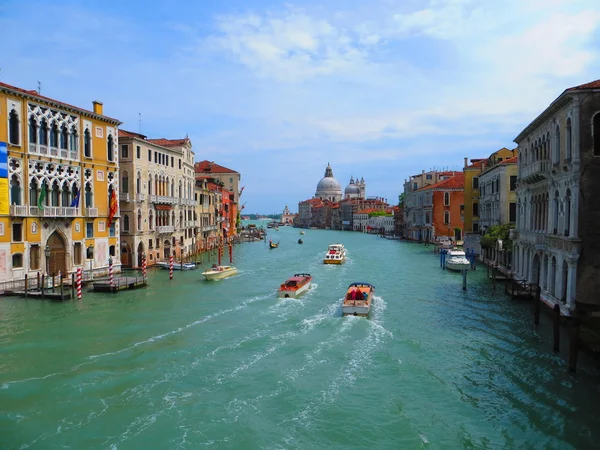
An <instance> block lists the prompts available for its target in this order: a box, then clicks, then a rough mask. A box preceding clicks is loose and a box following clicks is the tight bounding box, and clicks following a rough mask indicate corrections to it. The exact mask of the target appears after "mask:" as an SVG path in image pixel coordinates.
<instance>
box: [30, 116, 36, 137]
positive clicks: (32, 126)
mask: <svg viewBox="0 0 600 450" xmlns="http://www.w3.org/2000/svg"><path fill="white" fill-rule="evenodd" d="M37 134H38V131H37V122H36V121H35V117H33V116H31V117H30V118H29V142H31V143H32V144H35V143H36V142H37Z"/></svg>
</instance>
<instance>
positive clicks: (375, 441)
mask: <svg viewBox="0 0 600 450" xmlns="http://www.w3.org/2000/svg"><path fill="white" fill-rule="evenodd" d="M269 237H270V238H272V239H273V240H274V241H279V242H280V247H279V248H278V249H273V250H270V249H269V248H268V246H267V244H266V243H265V242H256V243H246V244H242V245H239V246H236V247H235V253H234V258H235V261H234V263H235V265H236V266H237V267H238V269H239V274H238V275H237V276H235V277H233V278H229V279H226V280H222V281H219V282H205V281H203V280H202V279H201V273H200V270H196V271H190V272H176V273H175V279H174V280H173V281H169V279H168V271H160V270H157V271H151V272H150V274H149V282H150V286H149V287H148V288H146V289H141V290H137V291H130V292H122V293H120V294H117V295H107V294H93V293H87V292H86V293H85V295H84V298H83V300H82V301H80V302H77V301H72V302H65V303H62V304H61V303H51V302H45V301H40V300H25V299H16V298H2V299H0V430H1V431H0V448H2V449H24V448H31V449H50V448H51V449H54V448H78V449H83V448H99V449H150V448H153V449H159V448H168V449H184V448H194V449H196V448H232V449H296V448H298V449H324V448H327V449H342V448H343V449H360V448H369V449H419V448H430V449H462V448H487V449H499V448H502V449H504V448H508V449H523V448H528V449H540V448H545V449H559V448H560V449H571V448H573V449H575V448H576V449H587V448H595V447H596V445H597V443H598V442H599V438H600V413H598V407H597V405H598V404H599V401H600V394H599V389H598V386H599V385H598V379H599V376H600V374H599V373H598V371H597V370H596V369H595V368H594V366H593V364H592V363H591V362H589V361H586V360H585V358H583V360H580V365H579V367H578V373H577V374H576V375H572V374H569V373H568V371H567V368H566V362H565V359H566V354H565V352H563V353H560V354H558V355H557V354H553V353H552V348H551V347H552V344H551V326H549V325H548V323H549V320H548V318H547V317H545V316H544V317H542V324H541V326H540V327H539V328H537V329H534V327H533V326H532V313H531V303H528V302H522V301H514V300H510V298H509V297H507V296H505V295H504V294H503V289H502V285H499V286H498V288H497V291H493V290H492V288H491V283H490V282H489V281H488V280H486V279H485V270H482V268H481V267H480V268H479V270H477V271H474V272H470V273H469V280H468V289H467V291H466V292H463V291H462V289H461V277H460V274H456V273H451V272H446V271H442V270H441V269H440V268H439V259H438V257H436V256H434V254H433V252H432V249H431V247H424V246H422V245H419V244H415V243H408V242H399V241H390V240H386V239H382V238H378V237H376V236H372V235H365V234H360V233H353V232H337V231H321V230H306V235H304V236H302V238H303V240H304V244H303V245H299V244H297V240H298V238H300V234H299V230H298V229H294V228H290V227H285V228H283V227H282V228H281V229H280V231H274V230H269ZM336 242H341V243H344V244H345V245H346V247H347V249H348V251H349V260H348V261H347V263H346V264H345V265H342V266H326V265H323V264H322V256H323V254H324V253H325V250H326V248H327V245H328V244H332V243H336ZM226 256H227V255H226ZM205 265H206V264H205ZM294 272H309V273H311V274H312V275H313V277H314V286H313V289H311V290H310V292H309V293H308V294H307V295H306V296H305V297H303V298H301V299H299V300H292V299H277V297H276V289H277V287H278V286H279V284H280V283H281V282H283V281H284V280H285V279H286V278H287V277H289V276H291V275H293V274H294ZM353 281H368V282H371V283H373V284H374V285H375V286H376V297H375V301H374V305H373V310H372V312H371V317H370V318H368V319H364V318H357V317H344V318H342V317H341V310H340V303H341V300H342V298H343V295H344V292H345V289H346V288H347V286H348V284H349V283H351V282H353ZM562 348H563V349H565V348H566V345H563V346H562ZM596 448H597V447H596Z"/></svg>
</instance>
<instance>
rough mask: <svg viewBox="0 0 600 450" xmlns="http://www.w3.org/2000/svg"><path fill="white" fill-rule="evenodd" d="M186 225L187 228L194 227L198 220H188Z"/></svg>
mask: <svg viewBox="0 0 600 450" xmlns="http://www.w3.org/2000/svg"><path fill="white" fill-rule="evenodd" d="M184 226H185V228H194V227H195V226H196V222H194V221H193V220H186V221H185V222H184Z"/></svg>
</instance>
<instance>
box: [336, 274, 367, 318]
mask: <svg viewBox="0 0 600 450" xmlns="http://www.w3.org/2000/svg"><path fill="white" fill-rule="evenodd" d="M374 292H375V286H373V285H372V284H370V283H363V282H358V283H352V284H351V285H350V286H348V291H347V292H346V295H345V297H344V301H343V302H342V316H363V317H367V316H368V315H369V312H370V311H371V303H372V301H373V293H374Z"/></svg>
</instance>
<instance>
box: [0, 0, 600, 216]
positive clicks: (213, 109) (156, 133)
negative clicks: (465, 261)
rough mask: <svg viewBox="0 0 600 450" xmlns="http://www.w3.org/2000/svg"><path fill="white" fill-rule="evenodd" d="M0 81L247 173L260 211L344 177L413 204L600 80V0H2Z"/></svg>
mask: <svg viewBox="0 0 600 450" xmlns="http://www.w3.org/2000/svg"><path fill="white" fill-rule="evenodd" d="M0 27H1V28H2V30H3V32H4V36H5V38H4V43H5V45H3V49H2V52H0V81H2V82H5V83H8V84H12V85H15V86H18V87H21V88H25V89H36V88H37V87H38V81H39V82H40V83H41V92H42V94H43V95H46V96H48V97H52V98H55V99H57V100H61V101H64V102H66V103H70V104H75V105H77V106H80V107H85V108H90V109H91V107H92V101H93V100H99V101H102V102H103V103H104V113H105V114H106V115H108V116H111V117H115V118H117V119H119V120H121V121H122V122H123V125H121V128H123V129H126V130H131V131H135V132H139V131H140V114H141V132H142V133H143V134H145V135H147V136H148V137H149V138H160V137H165V138H173V139H174V138H181V137H183V136H185V135H186V134H187V135H188V136H189V138H190V139H191V141H192V145H193V148H194V151H195V154H196V160H198V161H200V160H204V159H208V160H211V161H215V162H217V163H218V164H221V165H224V166H226V167H229V168H232V169H234V170H237V171H238V172H240V173H241V175H242V182H241V185H242V186H245V190H244V193H243V195H242V199H241V202H242V203H246V206H245V209H244V211H245V212H246V213H252V212H258V213H264V214H270V213H274V212H280V211H282V210H283V208H284V206H285V205H286V204H287V205H289V207H290V209H291V210H292V211H294V212H295V211H297V204H298V202H299V201H301V200H305V199H308V198H310V197H312V196H313V195H314V194H315V189H316V185H317V183H318V181H319V180H320V179H321V177H322V176H323V175H324V172H325V167H326V166H327V163H328V162H329V163H331V166H332V168H333V172H334V175H335V177H336V178H337V179H338V181H339V182H340V184H341V185H342V189H343V188H344V187H345V186H346V185H347V184H348V181H349V180H350V176H354V177H361V176H362V177H364V179H365V181H366V183H367V195H368V196H379V197H383V198H387V199H388V202H390V203H397V200H398V195H399V194H400V192H401V191H402V189H403V183H404V180H405V179H406V178H407V177H409V176H410V175H414V174H417V173H420V172H421V170H429V169H432V168H443V169H447V170H461V169H462V167H463V158H464V157H468V158H481V157H487V156H489V155H490V154H491V153H492V152H494V151H495V150H498V149H499V148H502V147H508V148H511V149H512V148H514V147H515V146H516V144H514V142H513V139H514V138H515V137H516V136H517V135H518V134H519V132H520V131H521V130H522V129H523V128H524V127H525V126H527V125H528V124H529V123H530V122H531V121H532V120H534V119H535V117H537V115H538V114H540V113H541V112H542V111H543V110H544V109H545V108H546V107H547V106H548V105H549V104H550V102H552V101H553V100H554V99H555V98H556V97H558V96H559V95H560V94H561V92H562V91H563V90H564V89H566V88H568V87H571V86H576V85H578V84H582V83H585V82H589V81H592V80H596V79H599V78H600V58H599V57H600V2H598V1H597V0H568V1H567V0H527V1H522V0H496V1H487V0H485V1H484V0H480V1H470V0H420V1H416V0H415V1H413V0H371V1H369V2H365V1H358V0H345V1H341V0H329V1H299V2H274V1H267V0H222V1H210V2H209V1H206V0H204V1H176V0H170V1H165V0H163V1H152V0H144V1H137V0H128V1H125V2H123V1H121V2H118V1H108V0H107V1H103V2H75V1H61V0H55V1H52V2H47V1H42V0H40V1H31V0H0Z"/></svg>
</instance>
